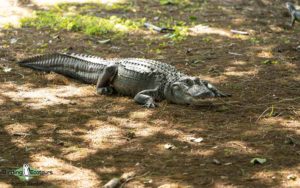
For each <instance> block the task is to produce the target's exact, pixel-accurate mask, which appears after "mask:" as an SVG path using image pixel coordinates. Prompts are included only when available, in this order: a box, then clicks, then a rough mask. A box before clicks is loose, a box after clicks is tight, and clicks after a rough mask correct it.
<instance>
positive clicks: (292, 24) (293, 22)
mask: <svg viewBox="0 0 300 188" xmlns="http://www.w3.org/2000/svg"><path fill="white" fill-rule="evenodd" d="M291 16H292V17H291V23H290V26H291V27H293V26H294V24H295V21H296V17H295V15H294V14H292V15H291Z"/></svg>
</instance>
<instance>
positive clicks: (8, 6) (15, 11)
mask: <svg viewBox="0 0 300 188" xmlns="http://www.w3.org/2000/svg"><path fill="white" fill-rule="evenodd" d="M31 13H32V11H30V10H29V9H28V8H27V7H22V6H20V5H19V4H18V1H16V0H2V1H0V28H1V27H3V26H4V25H5V24H13V25H19V19H20V18H22V17H24V16H30V15H31Z"/></svg>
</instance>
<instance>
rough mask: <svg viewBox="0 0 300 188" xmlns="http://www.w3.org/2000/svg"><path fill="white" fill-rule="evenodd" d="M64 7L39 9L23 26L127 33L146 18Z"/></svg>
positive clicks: (85, 31)
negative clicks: (85, 12) (68, 10)
mask: <svg viewBox="0 0 300 188" xmlns="http://www.w3.org/2000/svg"><path fill="white" fill-rule="evenodd" d="M63 12H64V11H62V9H59V10H57V9H55V10H50V11H38V12H36V14H35V17H30V18H23V19H22V20H21V26H22V27H35V28H37V29H41V28H45V27H49V28H51V29H53V30H60V29H66V30H68V31H80V32H84V33H86V34H87V35H103V34H107V33H118V34H122V33H126V32H127V31H129V30H133V29H137V28H139V27H140V26H142V25H143V23H144V22H145V19H141V20H138V21H133V20H130V19H125V18H119V17H117V16H110V17H108V18H101V17H97V16H90V15H81V14H76V15H73V14H68V13H63Z"/></svg>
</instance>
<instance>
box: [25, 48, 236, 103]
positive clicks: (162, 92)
mask: <svg viewBox="0 0 300 188" xmlns="http://www.w3.org/2000/svg"><path fill="white" fill-rule="evenodd" d="M19 64H20V66H24V67H29V68H33V69H36V70H40V71H46V72H50V71H52V72H56V73H60V74H63V75H66V76H69V77H72V78H75V79H77V80H81V81H83V82H86V83H91V84H96V88H97V93H98V94H106V95H110V94H113V93H115V92H116V93H119V94H122V95H128V96H134V100H135V102H137V103H139V104H141V105H144V106H145V107H148V108H151V107H155V106H156V103H155V101H161V100H163V99H166V100H168V101H169V102H172V103H176V104H195V105H197V104H199V103H201V102H202V101H203V99H205V98H212V97H228V96H230V95H227V94H223V93H222V92H220V91H219V90H217V89H216V88H215V87H214V86H213V85H211V84H209V83H208V82H206V81H204V80H200V79H199V78H196V77H191V76H187V75H185V74H183V73H181V72H179V71H177V70H176V68H175V67H173V66H171V65H168V64H165V63H162V62H158V61H154V60H147V59H138V58H124V59H102V58H99V57H95V56H88V55H81V54H62V53H54V54H48V55H42V56H37V57H33V58H29V59H26V60H23V61H21V62H19Z"/></svg>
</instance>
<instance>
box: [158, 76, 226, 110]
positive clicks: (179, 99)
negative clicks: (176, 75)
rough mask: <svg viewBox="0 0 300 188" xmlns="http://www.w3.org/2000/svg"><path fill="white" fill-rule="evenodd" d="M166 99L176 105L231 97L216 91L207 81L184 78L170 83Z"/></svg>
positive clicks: (165, 91)
mask: <svg viewBox="0 0 300 188" xmlns="http://www.w3.org/2000/svg"><path fill="white" fill-rule="evenodd" d="M164 93H165V96H166V99H167V100H168V101H170V102H173V103H176V104H195V105H197V104H201V102H203V99H206V98H214V97H230V96H231V95H229V94H224V93H222V92H220V91H219V90H218V89H216V88H215V87H214V86H213V85H211V84H210V83H208V82H207V81H204V80H200V79H199V78H196V77H184V78H181V79H180V80H178V81H176V82H172V83H169V85H168V87H166V88H165V90H164Z"/></svg>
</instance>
